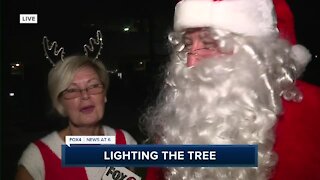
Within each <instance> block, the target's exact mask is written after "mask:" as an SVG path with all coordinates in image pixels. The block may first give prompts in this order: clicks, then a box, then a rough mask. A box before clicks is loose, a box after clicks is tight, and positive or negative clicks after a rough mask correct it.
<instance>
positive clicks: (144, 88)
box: [1, 0, 320, 179]
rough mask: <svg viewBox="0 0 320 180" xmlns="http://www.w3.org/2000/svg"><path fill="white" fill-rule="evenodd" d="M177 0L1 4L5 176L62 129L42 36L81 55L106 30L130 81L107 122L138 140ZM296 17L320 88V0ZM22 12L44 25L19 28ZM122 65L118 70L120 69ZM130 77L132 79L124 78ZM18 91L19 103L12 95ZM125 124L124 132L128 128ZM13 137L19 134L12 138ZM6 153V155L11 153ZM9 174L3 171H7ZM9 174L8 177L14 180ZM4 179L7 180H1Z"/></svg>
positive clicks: (118, 87) (111, 58) (120, 89)
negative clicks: (15, 70) (128, 26)
mask: <svg viewBox="0 0 320 180" xmlns="http://www.w3.org/2000/svg"><path fill="white" fill-rule="evenodd" d="M175 2H176V0H171V1H169V0H157V1H156V0H149V1H142V0H135V1H129V0H122V1H101V0H100V1H98V0H77V1H70V0H69V1H68V0H64V1H62V0H55V1H48V0H5V1H1V4H2V5H1V8H2V10H1V18H2V21H1V23H2V28H1V35H2V37H1V39H2V46H1V47H2V52H1V55H2V57H1V77H2V81H1V82H2V86H1V87H2V91H1V92H2V114H1V115H2V118H1V121H2V125H3V126H2V128H3V130H4V131H2V137H3V141H2V146H3V147H6V148H4V149H3V151H2V155H4V154H5V153H8V152H10V154H12V155H11V156H6V157H5V158H4V159H3V162H5V164H7V166H5V167H4V166H2V167H3V170H2V174H3V175H4V176H3V177H6V178H5V179H12V177H13V174H14V172H15V167H16V166H15V165H16V161H17V159H18V158H19V157H20V154H21V152H22V150H23V149H24V148H25V146H26V145H27V144H28V143H29V142H30V141H32V140H34V139H36V138H39V137H41V136H43V135H44V134H46V133H47V132H49V131H51V130H53V129H54V128H53V125H54V126H56V119H55V118H56V117H52V116H51V114H50V112H49V111H50V102H49V99H48V95H47V87H46V78H47V73H48V72H49V70H50V68H51V66H50V63H48V62H47V61H46V60H45V58H44V53H43V50H42V45H41V42H42V38H43V36H45V35H46V36H48V37H49V39H50V40H56V41H58V43H59V45H60V46H61V45H62V46H63V47H64V48H65V51H66V53H67V55H69V54H74V53H83V52H82V49H83V47H82V46H83V44H85V43H88V39H89V37H91V36H94V35H95V31H96V30H97V29H101V30H102V32H103V33H104V34H103V35H104V49H103V52H102V56H103V58H104V59H108V61H107V62H106V64H107V65H108V66H109V67H112V68H122V70H123V72H125V73H126V74H125V78H124V80H122V81H120V80H119V79H117V78H116V77H114V78H113V79H112V81H111V83H113V84H112V85H111V89H110V92H109V94H108V96H109V98H108V105H107V112H106V114H107V115H106V121H107V122H108V123H109V124H111V125H112V126H113V127H122V128H124V129H126V130H127V131H129V132H130V133H131V134H132V135H133V136H134V137H135V138H136V139H138V140H140V141H141V140H142V139H143V138H144V137H143V135H141V134H140V133H139V132H138V131H139V129H138V118H139V116H140V115H141V113H142V112H143V111H144V108H145V107H146V106H147V104H148V103H150V101H152V98H153V97H154V96H155V94H156V92H157V90H158V89H157V88H158V86H159V84H158V82H159V81H158V80H159V76H160V74H161V67H162V65H163V64H164V63H165V62H166V61H167V60H168V49H167V44H166V41H167V39H166V35H167V33H168V32H169V31H170V30H172V20H173V11H174V4H175ZM288 3H289V5H290V7H291V8H292V11H293V13H294V15H295V23H296V29H295V30H296V35H297V41H298V43H300V44H303V45H305V46H306V47H307V48H308V49H309V50H310V52H311V53H312V55H313V59H312V61H311V62H310V64H309V65H308V67H307V69H306V71H305V73H304V76H303V77H302V79H304V80H305V81H307V82H310V83H312V84H316V85H320V77H319V69H320V63H319V58H316V56H319V54H320V49H319V46H318V40H319V32H320V29H319V27H320V21H319V20H318V17H319V9H318V6H317V5H316V4H315V3H316V0H313V1H312V2H311V0H288ZM19 14H38V24H19ZM132 19H138V20H139V22H137V23H138V25H137V27H139V28H140V32H137V33H131V35H132V34H133V35H134V36H131V35H130V34H125V33H123V32H119V31H121V29H119V28H120V27H121V25H122V24H121V23H124V24H125V23H126V22H128V23H130V22H131V20H132ZM144 59H149V60H146V62H148V63H149V65H150V66H147V69H146V71H134V70H133V69H137V67H136V66H137V64H136V63H137V60H143V61H144ZM16 62H19V63H22V64H24V73H23V76H12V75H11V69H10V68H11V65H10V64H11V63H16ZM115 64H118V65H115ZM126 78H127V79H126ZM11 91H15V92H16V96H15V97H14V98H12V97H9V96H8V94H9V93H10V92H11ZM123 126H125V127H123ZM12 137H17V139H15V140H14V139H13V138H12ZM5 155H6V154H5ZM4 172H5V173H4ZM8 177H9V178H8ZM1 179H3V178H1Z"/></svg>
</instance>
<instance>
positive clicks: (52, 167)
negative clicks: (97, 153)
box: [34, 129, 126, 180]
mask: <svg viewBox="0 0 320 180" xmlns="http://www.w3.org/2000/svg"><path fill="white" fill-rule="evenodd" d="M34 144H35V145H36V146H37V147H38V149H39V150H40V153H41V156H42V159H43V162H44V171H45V180H57V179H59V180H64V179H65V180H87V179H88V177H87V174H86V170H85V168H83V167H75V168H73V167H62V166H61V164H62V163H61V159H59V157H57V156H56V154H55V153H54V152H52V150H51V149H50V148H49V147H48V146H47V145H46V144H44V143H43V142H42V141H40V140H38V141H36V142H35V143H34ZM116 144H126V138H125V136H124V134H123V132H122V131H121V130H119V129H117V130H116Z"/></svg>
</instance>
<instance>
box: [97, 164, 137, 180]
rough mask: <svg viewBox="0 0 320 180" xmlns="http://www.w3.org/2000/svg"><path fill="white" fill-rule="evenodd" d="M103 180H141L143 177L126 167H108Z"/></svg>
mask: <svg viewBox="0 0 320 180" xmlns="http://www.w3.org/2000/svg"><path fill="white" fill-rule="evenodd" d="M102 180H141V177H139V176H138V175H136V174H135V173H133V172H132V171H130V170H129V169H127V168H125V167H107V170H106V171H105V173H104V174H103V176H102Z"/></svg>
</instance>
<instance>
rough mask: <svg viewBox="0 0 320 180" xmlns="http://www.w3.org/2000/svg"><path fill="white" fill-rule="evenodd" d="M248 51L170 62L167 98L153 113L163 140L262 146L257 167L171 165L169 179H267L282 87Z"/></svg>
mask: <svg viewBox="0 0 320 180" xmlns="http://www.w3.org/2000/svg"><path fill="white" fill-rule="evenodd" d="M260 62H261V63H258V62H257V61H256V60H253V59H252V56H251V55H250V54H249V53H247V52H246V51H244V50H242V51H239V52H238V53H237V54H235V55H233V56H229V57H225V58H215V59H207V60H202V61H201V62H199V64H197V65H196V66H195V67H193V68H186V67H185V64H183V63H181V62H179V61H178V60H176V62H175V61H173V62H172V63H171V66H169V76H168V78H167V79H166V80H167V81H166V83H167V85H168V86H167V88H166V90H165V91H164V92H163V93H164V94H163V95H164V97H165V99H164V101H163V102H160V103H159V104H158V107H157V108H156V111H157V112H155V113H154V115H155V116H156V117H154V119H156V120H157V121H156V122H154V124H153V125H154V127H155V128H154V130H156V129H157V130H158V131H159V129H161V133H159V134H158V135H159V136H160V139H159V141H160V142H159V143H160V144H161V143H163V144H258V163H259V164H258V168H200V167H199V168H196V167H195V168H183V167H182V168H169V169H168V174H167V176H166V178H167V179H172V180H173V179H177V180H180V179H188V180H193V179H199V180H206V179H210V180H212V179H219V180H220V179H228V180H230V179H245V180H248V179H254V180H256V179H268V178H269V176H270V174H271V173H270V172H271V170H272V167H273V166H274V165H275V163H276V159H277V157H276V155H275V154H274V153H273V152H272V148H273V144H274V132H273V126H274V125H275V123H276V120H277V114H278V113H279V112H280V111H281V98H280V88H278V87H279V85H278V84H277V83H276V78H275V77H273V74H272V73H270V72H271V71H270V72H269V73H268V71H269V68H268V67H267V64H270V62H263V61H260Z"/></svg>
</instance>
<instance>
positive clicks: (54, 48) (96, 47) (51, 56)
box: [42, 30, 103, 67]
mask: <svg viewBox="0 0 320 180" xmlns="http://www.w3.org/2000/svg"><path fill="white" fill-rule="evenodd" d="M42 45H43V50H44V55H45V57H46V59H48V60H49V62H50V63H51V64H52V66H53V67H54V66H55V65H56V63H57V62H58V61H60V60H61V61H63V57H64V54H65V52H64V48H63V47H60V48H59V49H58V43H57V42H56V41H53V42H52V43H49V39H48V38H47V37H46V36H44V37H43V41H42ZM102 47H103V43H102V34H101V31H100V30H98V31H97V38H96V39H95V38H92V37H91V38H90V39H89V45H88V44H85V45H84V46H83V48H84V52H85V55H86V56H88V57H93V60H96V59H98V57H99V55H100V52H101V49H102Z"/></svg>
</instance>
